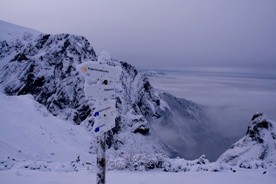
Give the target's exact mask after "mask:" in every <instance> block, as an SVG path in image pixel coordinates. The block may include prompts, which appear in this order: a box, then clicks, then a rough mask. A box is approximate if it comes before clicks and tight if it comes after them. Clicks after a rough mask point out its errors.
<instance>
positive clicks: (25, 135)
mask: <svg viewBox="0 0 276 184" xmlns="http://www.w3.org/2000/svg"><path fill="white" fill-rule="evenodd" d="M0 125H1V129H0V159H1V160H6V159H8V157H9V159H15V160H17V161H24V160H32V161H36V160H39V161H56V162H70V161H73V160H76V158H77V157H78V156H80V158H85V159H86V160H89V159H91V155H90V154H89V145H90V142H91V136H90V132H88V131H87V130H86V129H85V127H82V126H77V125H73V124H70V123H68V122H66V121H64V120H62V119H60V118H57V117H54V116H53V115H52V114H50V113H49V112H48V111H47V110H46V108H45V107H44V106H42V105H41V104H39V103H37V102H36V101H35V100H34V99H33V97H32V96H31V95H24V96H18V97H13V96H12V97H10V96H6V95H4V94H2V93H0ZM1 166H3V165H2V164H1Z"/></svg>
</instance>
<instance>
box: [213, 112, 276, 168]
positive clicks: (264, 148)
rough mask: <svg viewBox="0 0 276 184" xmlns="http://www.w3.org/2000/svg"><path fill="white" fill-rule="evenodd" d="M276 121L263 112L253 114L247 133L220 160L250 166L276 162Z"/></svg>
mask: <svg viewBox="0 0 276 184" xmlns="http://www.w3.org/2000/svg"><path fill="white" fill-rule="evenodd" d="M275 126H276V123H275V122H274V121H271V120H269V119H268V118H267V117H266V116H265V115H264V114H263V113H256V114H254V115H253V117H252V119H251V122H250V124H249V127H248V129H247V132H246V135H245V136H244V137H243V138H242V139H240V140H239V141H238V142H236V143H235V144H233V145H232V146H231V147H230V149H228V150H227V151H226V152H225V153H223V154H222V155H221V156H220V157H219V159H218V161H219V162H225V163H229V164H232V165H238V166H240V167H245V168H248V167H249V168H250V167H256V166H258V165H259V166H263V165H264V164H273V163H276V130H275Z"/></svg>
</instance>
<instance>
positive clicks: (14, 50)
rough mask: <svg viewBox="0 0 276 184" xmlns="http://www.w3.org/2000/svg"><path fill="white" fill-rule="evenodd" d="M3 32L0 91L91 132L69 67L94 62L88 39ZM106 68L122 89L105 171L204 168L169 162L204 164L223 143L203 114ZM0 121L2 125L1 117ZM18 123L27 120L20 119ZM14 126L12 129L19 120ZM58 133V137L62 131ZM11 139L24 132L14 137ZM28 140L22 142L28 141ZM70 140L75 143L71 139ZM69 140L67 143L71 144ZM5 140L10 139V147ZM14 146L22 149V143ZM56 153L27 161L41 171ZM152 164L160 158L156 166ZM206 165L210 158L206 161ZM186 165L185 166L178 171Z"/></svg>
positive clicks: (142, 77)
mask: <svg viewBox="0 0 276 184" xmlns="http://www.w3.org/2000/svg"><path fill="white" fill-rule="evenodd" d="M0 26H2V27H5V26H6V24H3V23H2V22H1V21H0ZM11 29H15V31H14V32H15V33H16V34H14V35H13V36H12V37H11V36H5V32H2V33H1V38H0V53H1V55H0V85H1V88H0V89H1V90H3V92H4V93H6V94H8V95H15V96H18V95H26V94H27V95H28V94H30V95H32V96H33V99H34V100H36V101H37V102H39V103H40V104H42V106H45V107H46V109H47V110H48V111H49V112H50V113H51V114H52V115H54V116H56V118H61V119H63V122H64V120H66V121H68V122H67V123H68V124H70V122H74V124H78V125H81V126H80V127H81V128H84V127H86V128H87V129H89V128H91V126H92V125H93V122H94V121H93V118H91V113H92V112H93V109H90V108H89V106H88V104H87V100H86V99H85V97H84V92H83V85H84V79H83V78H82V77H81V76H80V74H79V73H78V72H77V70H76V66H77V65H78V64H80V63H82V62H85V61H96V62H97V61H98V58H99V56H97V55H96V53H95V52H94V50H93V48H92V46H91V45H90V43H89V42H88V40H86V38H84V37H82V36H76V35H69V34H58V35H49V34H41V33H39V32H29V31H28V30H26V29H23V28H20V29H19V28H18V27H16V26H15V27H14V26H13V25H9V29H8V30H9V31H10V30H11ZM2 30H5V29H2ZM6 35H10V34H9V32H6ZM6 38H8V39H6ZM106 62H107V64H109V65H114V66H120V67H122V75H121V79H120V84H121V88H122V89H123V90H122V93H121V94H120V95H119V97H118V99H117V106H118V111H119V113H120V116H119V117H118V118H117V119H116V127H115V128H114V129H112V131H109V132H108V138H107V145H108V148H109V149H108V154H107V155H108V156H109V158H112V159H111V160H112V162H110V163H111V165H113V166H112V167H111V169H112V168H115V169H123V168H125V169H133V168H132V166H131V167H130V165H135V164H137V162H138V165H136V166H135V167H134V166H133V167H134V170H135V169H137V168H138V170H139V168H140V167H142V168H143V167H145V168H147V166H148V164H149V167H150V168H151V167H152V165H151V164H153V165H154V166H153V167H159V168H163V169H165V170H167V171H178V170H189V169H191V168H192V167H193V166H191V165H198V164H197V163H200V164H199V165H202V164H203V163H202V160H203V161H204V160H205V161H204V164H205V163H207V161H206V159H203V158H204V157H201V159H199V161H198V160H196V161H193V162H191V164H190V165H189V163H190V162H189V161H185V160H183V159H180V160H178V161H173V160H170V159H169V157H177V156H180V157H183V158H186V159H196V158H199V157H200V156H201V155H202V154H206V155H207V158H210V156H211V155H212V153H213V150H214V149H217V148H218V146H217V145H223V143H224V142H223V137H222V136H221V135H216V134H214V133H213V132H212V129H211V128H210V127H209V126H208V116H207V115H206V113H205V110H204V107H202V106H201V105H198V104H196V103H194V102H192V101H189V100H185V99H179V98H176V97H174V96H172V95H170V94H167V93H162V92H157V91H156V90H155V89H154V88H153V87H152V85H151V84H150V83H149V81H148V79H147V73H139V72H137V70H136V69H135V68H134V67H133V66H131V65H130V64H128V63H126V62H120V61H117V60H114V59H110V60H108V61H106ZM3 98H4V97H3ZM2 109H4V106H3V107H2ZM26 109H28V108H26ZM39 109H41V108H38V110H39ZM42 109H43V108H42ZM24 110H25V109H24ZM43 111H46V110H45V109H44V110H43ZM10 114H11V113H10ZM29 116H32V115H31V114H30V115H29ZM51 117H52V121H54V122H57V123H58V122H59V121H56V120H55V118H54V117H53V116H51ZM40 118H41V119H43V117H41V116H38V118H37V121H39V122H40V121H41V120H39V119H40ZM0 121H2V120H1V118H0ZM26 121H29V120H28V119H26ZM1 123H6V124H9V123H10V120H9V118H6V120H5V121H2V122H1ZM17 123H19V124H20V120H19V119H18V120H17ZM33 123H34V122H33ZM42 124H43V126H47V121H45V122H43V120H42ZM6 127H8V125H7V126H6ZM28 127H29V128H30V127H32V125H30V126H28ZM28 127H27V128H26V129H28ZM65 127H66V126H65ZM15 129H17V128H15ZM3 131H7V132H9V131H11V132H13V128H11V129H5V130H4V129H3ZM50 132H56V131H55V130H50V131H49V134H50ZM61 132H63V133H61V134H66V133H64V132H66V131H65V130H62V131H61ZM42 133H44V132H42ZM42 133H41V134H42ZM56 133H57V134H58V132H56ZM18 134H19V135H20V134H24V133H20V131H19V133H18ZM31 134H32V131H31ZM3 135H4V134H3ZM32 135H33V134H32ZM32 135H31V136H30V137H32V138H33V139H35V136H32ZM34 135H35V134H34ZM59 136H60V135H59ZM59 136H57V137H59ZM78 136H81V135H78ZM78 136H77V137H75V139H78ZM85 136H86V137H87V135H85ZM69 137H70V136H69ZM69 137H68V139H69V140H70V139H72V137H71V138H69ZM90 138H91V142H90V141H89V143H87V149H86V148H84V147H81V148H80V149H81V150H82V151H81V152H82V153H79V154H78V156H80V159H81V161H82V162H81V165H82V164H84V167H86V166H87V165H86V162H88V163H89V164H88V165H91V164H92V165H93V163H91V161H87V159H86V156H82V155H87V154H92V155H93V154H94V153H95V146H94V144H93V141H92V140H93V138H94V137H93V136H91V137H90ZM4 139H5V137H4V138H3V139H2V140H4ZM13 139H15V138H11V139H10V140H13ZM42 139H43V136H42ZM30 140H31V138H30ZM57 140H59V138H58V139H57ZM3 142H5V143H3V145H2V143H1V146H3V147H5V146H4V144H5V145H7V144H8V145H12V146H13V147H15V149H14V150H21V149H20V148H19V147H20V145H16V144H15V146H14V143H13V142H10V141H3ZM22 146H23V147H24V146H25V144H22ZM224 146H227V145H224ZM61 147H62V146H61ZM5 148H6V147H5ZM25 149H26V150H28V147H27V146H26V148H25ZM3 150H4V152H3V153H1V154H2V155H4V157H9V158H12V159H15V160H17V161H18V160H19V161H20V160H21V161H22V159H23V158H21V157H20V156H18V155H17V154H15V155H16V156H15V157H16V158H15V157H12V153H10V152H9V151H8V150H9V149H3ZM59 151H61V150H59ZM59 151H57V153H55V152H50V156H49V155H48V154H49V153H48V152H49V151H48V150H46V151H45V152H47V153H43V154H40V153H37V155H38V157H35V156H34V157H31V158H29V159H30V160H32V162H33V161H37V162H41V163H46V165H47V162H53V161H54V162H57V161H59V159H58V158H57V157H55V156H53V155H52V156H51V153H53V154H54V155H58V153H59ZM73 152H74V150H73ZM274 152H275V151H274ZM217 153H219V151H217ZM72 155H74V156H71V157H70V158H69V157H68V159H67V160H66V162H71V161H72V159H75V158H74V157H76V154H72ZM145 155H146V157H145ZM52 157H54V158H52ZM157 158H160V160H161V163H162V164H161V165H160V160H158V159H157ZM214 158H216V156H213V158H212V159H214ZM24 159H25V158H24ZM55 159H56V160H55ZM156 159H157V160H156ZM76 161H78V164H80V161H79V159H78V157H77V158H76V159H75V160H74V164H75V162H76ZM60 162H61V161H60ZM3 163H6V162H3ZM9 163H10V162H9ZM221 163H222V164H224V162H223V161H222V162H221ZM204 164H203V165H204ZM44 165H45V164H44ZM145 165H147V166H145ZM187 165H188V166H189V167H186V166H187ZM190 166H191V167H190ZM45 167H46V166H45ZM80 167H82V166H80ZM206 167H207V166H206ZM206 167H204V169H206ZM204 169H203V170H204ZM216 170H217V169H216Z"/></svg>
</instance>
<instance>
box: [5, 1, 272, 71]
mask: <svg viewBox="0 0 276 184" xmlns="http://www.w3.org/2000/svg"><path fill="white" fill-rule="evenodd" d="M0 19H2V20H4V21H8V22H11V23H15V24H19V25H22V26H26V27H30V28H34V29H37V30H39V31H41V32H45V33H73V34H77V35H84V36H85V37H86V38H88V40H89V41H90V42H91V44H92V45H93V47H94V49H95V50H96V52H97V53H99V52H101V51H102V50H105V51H107V52H109V53H110V55H111V56H112V57H114V58H116V59H119V60H125V61H127V62H129V63H131V64H133V65H135V66H137V67H138V68H143V67H154V68H156V67H179V66H244V67H252V66H257V67H260V66H263V67H272V66H273V67H276V0H201V1H200V0H77V1H76V0H0Z"/></svg>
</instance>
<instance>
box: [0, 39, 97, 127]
mask: <svg viewBox="0 0 276 184" xmlns="http://www.w3.org/2000/svg"><path fill="white" fill-rule="evenodd" d="M9 44H10V45H11V46H10V47H9V48H10V50H9V51H7V52H6V53H5V54H6V57H7V58H10V60H9V61H6V64H5V65H4V66H3V67H2V68H1V69H0V70H1V72H0V83H1V85H2V86H3V88H4V91H5V93H6V94H9V95H23V94H32V95H33V96H34V97H35V99H36V100H37V101H38V102H39V103H42V104H44V105H45V106H46V107H47V109H48V110H49V111H50V112H51V113H52V114H54V115H59V116H61V117H62V118H64V119H70V120H73V121H74V122H75V123H77V124H80V123H81V122H82V121H83V120H85V119H86V118H87V116H88V115H89V114H90V111H91V110H90V109H89V107H88V106H87V105H86V101H85V98H84V93H83V89H82V88H83V79H82V78H81V77H80V76H79V74H78V72H77V71H76V68H75V66H76V65H77V64H80V63H81V62H83V61H85V60H95V58H96V55H95V53H94V50H93V48H92V47H91V46H90V44H89V42H88V41H87V40H86V39H85V38H84V37H81V36H74V35H69V34H60V35H47V34H40V35H39V36H37V37H36V38H35V39H33V40H30V41H29V42H27V43H25V44H23V43H21V42H19V41H16V42H10V43H9ZM14 48H16V49H14ZM11 50H14V51H13V52H12V51H11ZM11 53H13V55H12V54H11ZM11 56H12V57H11ZM4 60H5V59H4ZM1 62H2V61H1Z"/></svg>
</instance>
